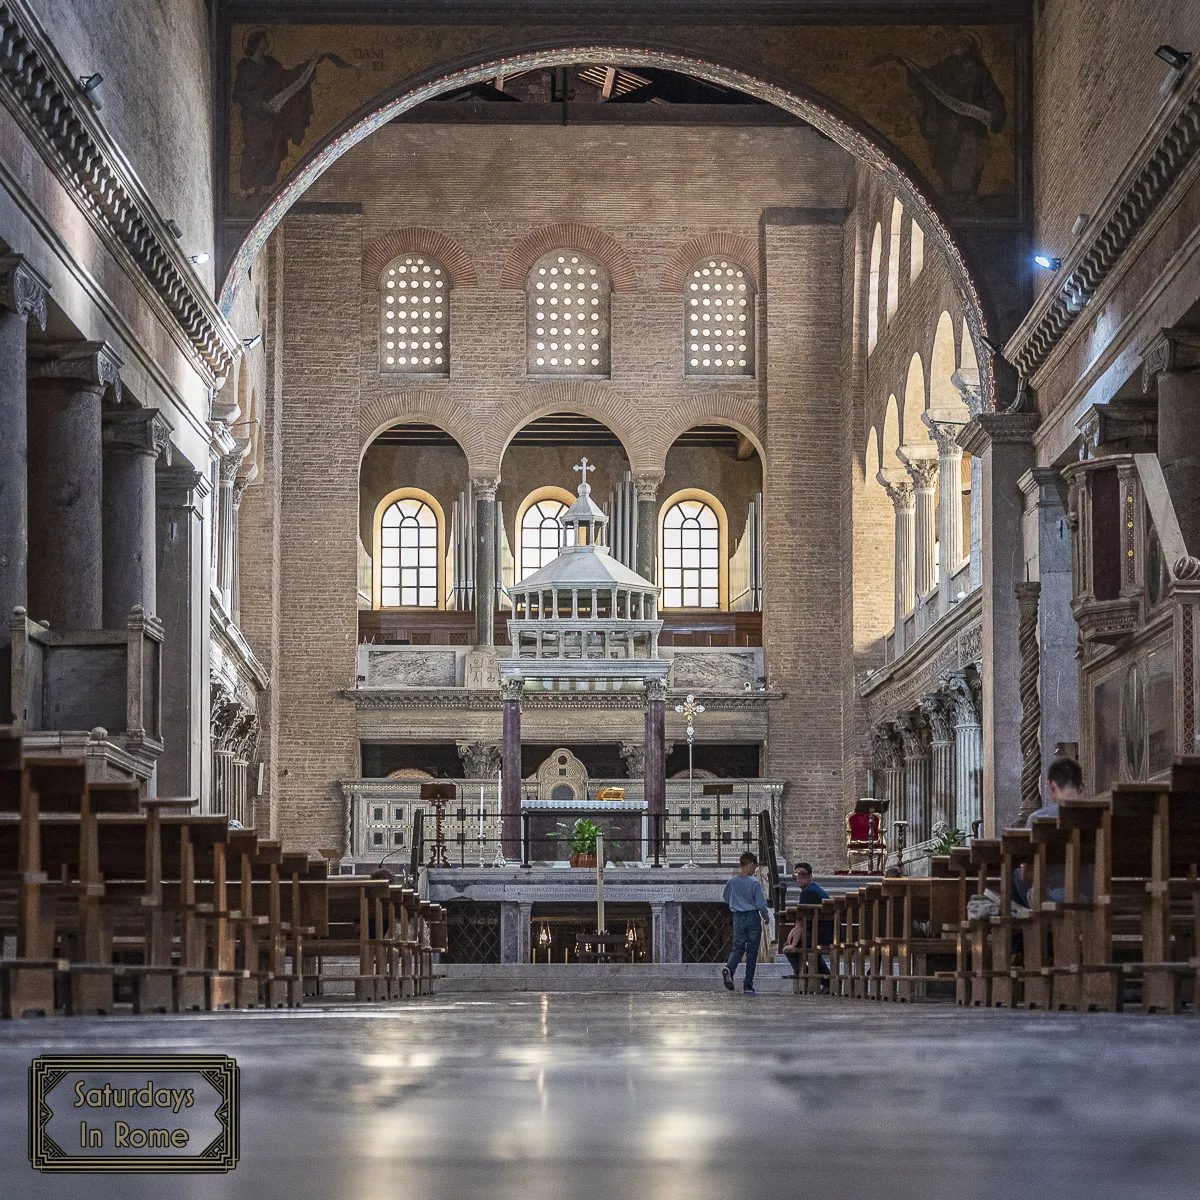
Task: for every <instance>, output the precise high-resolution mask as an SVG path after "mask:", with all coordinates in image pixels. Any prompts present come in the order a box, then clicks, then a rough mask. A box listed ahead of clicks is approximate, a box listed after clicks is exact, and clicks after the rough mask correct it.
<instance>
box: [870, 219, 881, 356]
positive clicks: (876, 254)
mask: <svg viewBox="0 0 1200 1200" xmlns="http://www.w3.org/2000/svg"><path fill="white" fill-rule="evenodd" d="M882 237H883V231H882V229H881V228H880V226H879V223H878V222H876V224H875V233H874V235H873V236H872V238H871V273H870V275H869V276H868V278H867V353H868V354H870V353H871V351H872V350H874V349H875V343H876V342H877V341H879V260H880V257H881V256H882V254H883V248H882V245H881V242H882Z"/></svg>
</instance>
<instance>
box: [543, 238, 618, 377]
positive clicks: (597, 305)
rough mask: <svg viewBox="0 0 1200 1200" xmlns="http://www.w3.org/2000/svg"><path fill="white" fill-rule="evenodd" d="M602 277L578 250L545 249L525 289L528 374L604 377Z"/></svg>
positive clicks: (605, 290) (605, 297) (605, 283)
mask: <svg viewBox="0 0 1200 1200" xmlns="http://www.w3.org/2000/svg"><path fill="white" fill-rule="evenodd" d="M610 290H611V287H610V284H609V279H608V272H607V271H605V269H604V267H603V266H602V265H601V264H600V263H599V262H598V261H597V260H596V259H594V258H591V257H589V256H588V255H586V254H583V253H581V252H580V251H578V250H551V251H550V253H549V254H544V255H543V256H542V257H541V258H540V259H538V261H537V262H536V263H534V265H533V270H532V271H530V273H529V280H528V283H527V284H526V305H525V314H526V316H525V328H526V332H527V335H528V345H529V355H528V361H527V367H526V370H527V371H528V373H529V374H530V375H575V376H580V375H583V376H601V377H605V378H607V376H608V373H609V292H610Z"/></svg>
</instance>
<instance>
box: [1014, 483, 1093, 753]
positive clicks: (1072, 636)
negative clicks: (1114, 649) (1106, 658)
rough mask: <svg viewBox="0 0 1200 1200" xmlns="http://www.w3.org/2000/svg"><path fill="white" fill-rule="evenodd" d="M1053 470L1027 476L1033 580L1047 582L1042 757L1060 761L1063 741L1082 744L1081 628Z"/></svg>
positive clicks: (1042, 615)
mask: <svg viewBox="0 0 1200 1200" xmlns="http://www.w3.org/2000/svg"><path fill="white" fill-rule="evenodd" d="M1060 480H1061V476H1060V475H1059V473H1058V472H1057V471H1055V470H1054V469H1053V468H1051V467H1034V468H1033V469H1032V470H1030V471H1027V472H1026V473H1025V474H1024V475H1022V476H1021V479H1020V484H1021V490H1022V491H1023V492H1024V494H1025V505H1026V508H1025V562H1026V571H1027V574H1028V576H1029V578H1030V580H1031V581H1033V582H1036V583H1040V584H1041V589H1042V592H1041V607H1040V610H1039V614H1038V651H1039V656H1040V661H1039V668H1038V671H1039V676H1038V694H1039V696H1040V698H1041V712H1042V724H1041V754H1042V761H1043V762H1044V763H1048V762H1050V761H1051V760H1052V759H1053V758H1054V748H1055V746H1057V745H1058V743H1059V742H1078V741H1079V662H1078V660H1077V659H1076V657H1075V652H1076V650H1077V648H1078V646H1079V627H1078V626H1077V625H1076V623H1075V617H1074V615H1073V614H1072V612H1071V600H1072V598H1073V592H1072V562H1071V559H1072V553H1071V530H1070V527H1069V526H1068V524H1067V514H1066V512H1065V510H1064V508H1063V498H1062V494H1061V493H1060V491H1059V487H1058V484H1059V482H1060Z"/></svg>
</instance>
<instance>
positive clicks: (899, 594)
mask: <svg viewBox="0 0 1200 1200" xmlns="http://www.w3.org/2000/svg"><path fill="white" fill-rule="evenodd" d="M897 475H898V473H889V474H886V475H885V474H884V473H883V472H882V471H881V472H880V474H879V482H880V483H881V484H882V485H883V488H884V490H885V491H886V492H887V494H888V497H889V499H890V500H891V502H892V509H893V510H894V512H895V514H896V534H895V551H896V569H895V609H894V617H895V626H896V654H897V655H899V654H901V653H902V652H903V650H904V618H905V617H907V616H908V614H909V613H910V612H912V610H913V567H914V560H915V559H916V554H917V542H916V522H915V520H914V517H915V513H916V499H915V497H914V494H913V485H912V483H911V481H909V480H906V479H900V478H898V477H897Z"/></svg>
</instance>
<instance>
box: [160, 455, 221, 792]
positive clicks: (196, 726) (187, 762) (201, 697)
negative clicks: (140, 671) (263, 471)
mask: <svg viewBox="0 0 1200 1200" xmlns="http://www.w3.org/2000/svg"><path fill="white" fill-rule="evenodd" d="M173 460H174V461H172V462H170V463H167V462H166V460H165V459H160V460H159V465H158V471H157V474H156V480H155V482H156V485H157V486H156V489H155V509H156V514H157V543H158V544H157V548H156V549H157V553H156V555H155V568H156V572H157V587H156V592H157V602H158V616H159V618H160V619H161V620H162V623H163V653H162V673H163V679H164V680H165V681H166V682H167V686H165V687H164V688H163V689H162V738H163V744H164V750H163V754H162V757H161V758H160V759H159V760H158V792H159V794H160V795H162V796H189V797H192V798H199V797H201V796H202V795H207V794H208V793H207V790H206V784H207V779H208V775H209V770H210V764H209V758H208V754H207V752H206V745H205V729H206V724H207V720H208V711H209V704H208V612H209V608H208V605H209V599H208V582H207V572H206V566H207V563H206V562H205V541H204V512H205V508H206V507H207V503H208V495H209V480H208V476H207V475H205V474H203V473H202V472H200V471H196V470H194V469H193V468H192V466H191V464H190V463H189V462H188V461H187V460H186V459H184V458H182V457H181V456H180V455H179V454H175V455H173Z"/></svg>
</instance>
